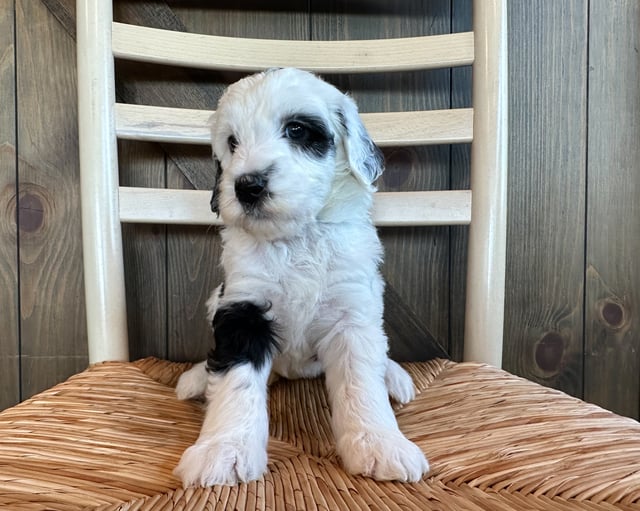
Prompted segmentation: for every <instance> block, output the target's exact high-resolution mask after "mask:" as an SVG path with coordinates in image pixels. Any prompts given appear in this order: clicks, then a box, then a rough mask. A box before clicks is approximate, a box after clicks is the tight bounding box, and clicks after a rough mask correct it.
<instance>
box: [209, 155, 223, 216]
mask: <svg viewBox="0 0 640 511" xmlns="http://www.w3.org/2000/svg"><path fill="white" fill-rule="evenodd" d="M213 170H214V178H213V191H212V193H211V202H209V204H211V211H213V212H214V213H215V214H216V215H217V216H220V207H219V204H218V195H219V194H220V190H219V185H220V176H222V166H221V165H220V160H218V158H217V157H216V155H215V154H214V155H213Z"/></svg>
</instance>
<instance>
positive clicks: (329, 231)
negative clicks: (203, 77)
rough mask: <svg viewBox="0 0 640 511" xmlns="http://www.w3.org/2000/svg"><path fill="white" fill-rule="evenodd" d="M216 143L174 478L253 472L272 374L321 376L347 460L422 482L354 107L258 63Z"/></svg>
mask: <svg viewBox="0 0 640 511" xmlns="http://www.w3.org/2000/svg"><path fill="white" fill-rule="evenodd" d="M212 140H213V155H214V161H215V163H216V166H217V169H216V184H215V189H214V192H213V197H212V199H211V208H212V210H213V211H214V212H215V213H219V214H220V215H221V216H222V220H223V224H224V228H223V229H222V232H221V237H222V243H223V253H222V267H223V269H224V275H225V278H224V283H223V284H221V285H220V286H219V287H218V288H217V289H216V290H215V291H214V293H213V295H212V297H211V299H210V300H209V302H208V309H209V319H210V321H211V324H212V327H213V333H214V338H215V347H214V348H213V350H212V351H211V353H210V354H209V357H208V360H207V361H206V362H203V363H200V364H197V365H196V366H194V367H193V368H192V369H191V370H190V371H188V372H186V373H185V374H183V375H182V377H181V378H180V381H179V382H178V386H177V390H176V392H177V395H178V397H179V398H180V399H189V398H193V397H197V396H202V395H204V396H205V397H206V402H207V408H206V413H205V418H204V423H203V425H202V430H201V433H200V436H199V438H198V440H197V441H196V443H195V444H194V445H193V446H191V447H189V448H188V449H187V450H186V451H185V452H184V454H183V456H182V459H181V461H180V464H179V465H178V467H177V468H176V475H177V476H178V477H180V478H181V479H182V481H183V483H184V485H185V486H189V485H203V486H208V485H214V484H225V485H233V484H236V483H238V482H247V481H252V480H255V479H258V478H260V477H261V476H262V474H263V473H264V472H265V470H266V467H267V450H266V449H267V441H268V435H269V424H268V412H267V382H268V378H269V374H270V373H271V371H273V372H275V373H277V374H279V375H281V376H284V377H286V378H301V377H302V378H308V377H314V376H317V375H319V374H321V373H322V372H324V373H325V378H326V385H327V391H328V395H329V401H330V405H331V412H332V428H333V433H334V436H335V441H336V449H337V452H338V454H339V456H340V458H341V460H342V464H343V466H344V468H345V469H346V470H347V471H348V472H350V473H352V474H362V475H365V476H370V477H373V478H375V479H379V480H398V481H417V480H419V479H420V478H421V477H422V476H423V474H425V473H426V472H427V471H428V469H429V466H428V464H427V461H426V459H425V457H424V455H423V453H422V451H421V450H420V449H419V448H418V447H417V446H416V445H415V444H413V443H412V442H410V441H409V440H407V438H405V436H404V435H403V434H402V433H401V432H400V430H399V429H398V425H397V423H396V419H395V416H394V413H393V410H392V408H391V405H390V402H389V395H390V396H391V397H392V398H394V399H396V400H398V401H400V402H402V403H406V402H408V401H410V400H411V399H412V398H413V396H414V388H413V382H412V380H411V378H410V376H409V375H408V374H407V373H406V372H405V371H404V369H402V368H401V367H400V366H399V365H398V364H396V363H395V362H393V361H391V360H390V359H389V358H388V356H387V349H388V342H387V338H386V335H385V333H384V331H383V328H382V312H383V301H382V293H383V279H382V277H381V275H380V273H379V269H378V267H379V265H380V263H381V261H382V247H381V243H380V241H379V239H378V236H377V233H376V229H375V227H374V226H373V224H372V221H371V207H372V201H373V192H374V191H375V189H374V187H373V186H372V183H373V182H374V181H375V180H376V179H377V178H378V177H379V176H380V174H381V173H382V171H383V159H382V155H381V152H380V150H379V149H378V148H377V147H376V146H375V145H374V143H373V142H372V141H371V139H370V137H369V135H368V134H367V132H366V130H365V128H364V126H363V125H362V122H361V120H360V118H359V116H358V111H357V108H356V105H355V103H354V102H353V100H351V99H350V98H349V97H348V96H346V95H344V94H342V93H341V92H339V91H338V90H337V89H336V88H335V87H333V86H331V85H329V84H328V83H326V82H324V81H323V80H321V79H320V78H318V77H316V76H314V75H312V74H310V73H308V72H305V71H301V70H298V69H291V68H288V69H277V70H269V71H266V72H263V73H259V74H256V75H252V76H249V77H246V78H244V79H242V80H240V81H239V82H237V83H235V84H233V85H231V86H230V87H229V88H228V89H227V91H226V92H225V94H224V95H223V97H222V98H221V99H220V102H219V105H218V109H217V111H216V113H215V114H214V116H213V118H212Z"/></svg>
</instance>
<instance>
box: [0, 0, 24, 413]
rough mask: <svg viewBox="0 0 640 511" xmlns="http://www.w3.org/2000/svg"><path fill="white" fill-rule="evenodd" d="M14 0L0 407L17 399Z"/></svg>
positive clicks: (0, 54)
mask: <svg viewBox="0 0 640 511" xmlns="http://www.w3.org/2000/svg"><path fill="white" fill-rule="evenodd" d="M13 8H14V0H0V105H2V108H0V325H1V326H2V335H1V336H0V410H2V409H4V408H6V407H7V406H11V405H13V404H15V403H17V402H18V401H19V400H20V376H19V364H20V361H19V358H18V355H19V350H18V268H17V254H18V253H17V231H16V130H15V124H16V119H15V107H16V104H15V94H16V90H15V53H14V49H15V45H14V40H13V38H14V19H13Z"/></svg>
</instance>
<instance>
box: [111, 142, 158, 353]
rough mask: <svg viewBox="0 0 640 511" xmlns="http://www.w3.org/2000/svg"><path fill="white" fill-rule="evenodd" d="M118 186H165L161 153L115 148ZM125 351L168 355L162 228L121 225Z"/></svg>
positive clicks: (132, 146)
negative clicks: (127, 342) (126, 341)
mask: <svg viewBox="0 0 640 511" xmlns="http://www.w3.org/2000/svg"><path fill="white" fill-rule="evenodd" d="M118 159H119V160H120V183H121V184H122V185H123V186H145V187H156V188H164V187H165V186H166V172H165V155H164V153H163V152H162V150H161V149H160V148H159V147H158V146H157V145H155V144H149V143H142V142H128V141H122V142H120V143H119V144H118ZM122 236H123V250H124V258H125V261H126V262H127V264H125V279H126V282H125V285H126V296H127V320H128V321H127V324H128V331H129V353H130V357H131V359H132V360H136V359H138V358H141V357H145V356H151V355H152V356H156V357H160V358H166V357H167V240H166V236H167V229H166V227H164V226H161V225H133V224H128V225H123V226H122Z"/></svg>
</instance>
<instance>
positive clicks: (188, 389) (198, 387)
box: [176, 360, 207, 401]
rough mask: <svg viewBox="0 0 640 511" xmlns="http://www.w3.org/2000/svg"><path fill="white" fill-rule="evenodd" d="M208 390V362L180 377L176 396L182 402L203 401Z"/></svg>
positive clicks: (199, 364)
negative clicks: (189, 400)
mask: <svg viewBox="0 0 640 511" xmlns="http://www.w3.org/2000/svg"><path fill="white" fill-rule="evenodd" d="M206 390H207V362H206V360H205V361H204V362H199V363H198V364H196V365H194V366H193V367H192V368H191V369H189V370H188V371H185V372H184V373H182V374H181V375H180V378H179V379H178V384H177V385H176V396H177V398H178V399H180V400H181V401H184V400H186V399H201V398H203V397H204V393H205V391H206Z"/></svg>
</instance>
